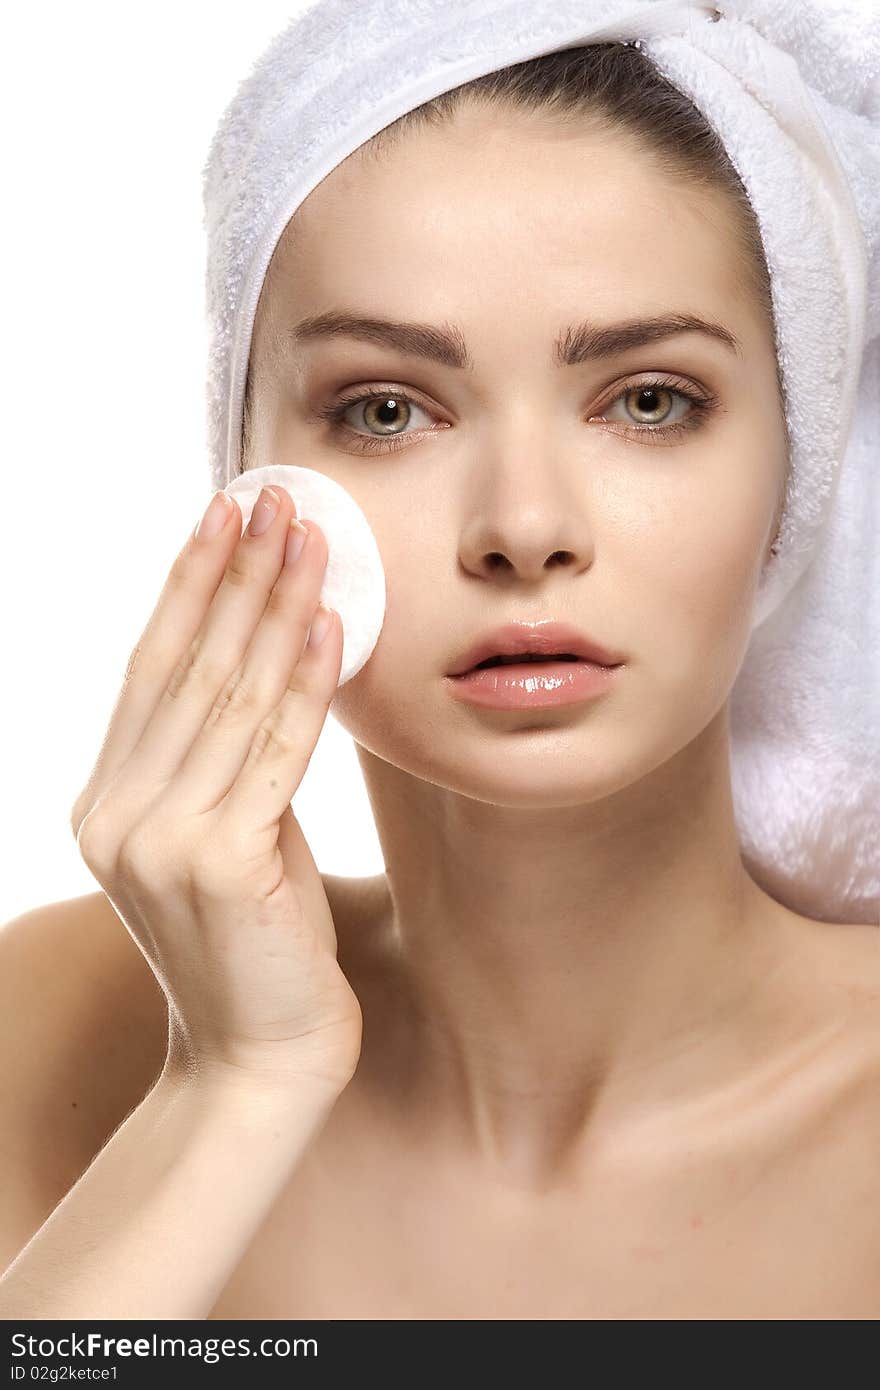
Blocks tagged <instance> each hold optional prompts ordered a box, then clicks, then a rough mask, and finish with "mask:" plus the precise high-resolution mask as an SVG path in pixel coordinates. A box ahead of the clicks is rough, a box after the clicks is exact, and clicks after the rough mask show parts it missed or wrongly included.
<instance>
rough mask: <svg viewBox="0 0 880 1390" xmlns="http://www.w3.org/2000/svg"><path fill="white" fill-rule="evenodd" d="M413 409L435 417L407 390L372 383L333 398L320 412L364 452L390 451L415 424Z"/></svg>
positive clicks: (428, 418)
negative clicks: (361, 427) (359, 427)
mask: <svg viewBox="0 0 880 1390" xmlns="http://www.w3.org/2000/svg"><path fill="white" fill-rule="evenodd" d="M349 411H351V414H352V416H353V422H352V423H349V422H348V421H347V420H346V418H345V417H346V416H347V415H348V413H349ZM413 412H421V414H422V415H424V416H425V417H426V418H427V420H428V421H429V422H430V421H431V419H432V416H431V415H430V413H429V412H428V410H427V409H426V408H425V407H424V406H421V405H419V403H418V401H416V400H414V399H413V397H412V396H410V395H409V394H408V393H407V392H406V391H398V390H396V389H395V388H394V387H388V388H387V389H386V388H384V387H379V388H377V387H375V386H373V387H370V388H369V389H365V390H363V391H353V392H351V393H350V394H349V395H347V396H342V397H340V398H339V400H336V401H332V402H331V403H330V404H329V405H327V406H323V407H321V409H320V410H319V411H318V414H319V416H320V417H321V418H322V419H324V420H328V421H329V422H330V424H331V425H332V426H333V427H334V429H339V430H342V431H343V432H345V433H346V434H347V436H348V439H349V442H351V443H352V444H353V446H354V447H355V449H359V450H362V451H363V452H365V453H367V452H369V451H370V450H371V449H372V450H375V449H381V450H382V451H383V452H385V453H387V452H388V451H389V450H390V449H393V448H395V447H396V444H397V440H398V439H399V438H402V437H405V436H404V431H406V427H407V425H409V424H411V423H413ZM356 424H357V425H359V426H363V427H364V428H365V429H366V431H367V433H366V434H362V433H360V430H359V429H357V428H355V425H356ZM415 424H416V426H417V427H418V428H421V429H423V428H425V427H424V426H423V425H419V422H418V420H416V421H415ZM441 428H446V426H441ZM409 433H412V431H409Z"/></svg>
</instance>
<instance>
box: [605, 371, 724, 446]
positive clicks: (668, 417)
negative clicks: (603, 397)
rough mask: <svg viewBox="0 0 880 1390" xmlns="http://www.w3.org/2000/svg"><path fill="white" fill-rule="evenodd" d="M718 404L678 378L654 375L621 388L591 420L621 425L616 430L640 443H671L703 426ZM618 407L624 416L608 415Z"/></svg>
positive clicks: (715, 400) (711, 397) (707, 395)
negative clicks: (646, 379) (662, 377)
mask: <svg viewBox="0 0 880 1390" xmlns="http://www.w3.org/2000/svg"><path fill="white" fill-rule="evenodd" d="M677 403H678V406H679V407H680V409H678V410H677ZM718 404H719V402H718V398H717V397H716V396H713V395H712V394H711V393H709V392H698V391H697V390H696V389H695V388H694V387H692V386H686V385H683V384H682V383H681V382H679V381H678V379H677V378H676V379H674V380H666V379H663V380H661V379H659V378H652V379H651V380H650V381H640V382H639V383H638V384H637V385H630V386H627V387H625V388H624V390H623V391H618V393H617V395H616V396H613V397H612V399H611V401H610V402H609V405H608V407H606V408H605V409H604V410H603V411H602V413H601V415H592V416H590V420H591V421H596V422H598V423H603V422H606V421H607V422H608V423H609V424H611V425H622V426H623V428H622V429H619V430H615V431H614V432H615V433H620V434H622V435H624V436H629V437H630V438H635V439H636V440H638V442H639V443H648V444H669V443H673V442H674V441H675V440H676V439H679V438H681V436H682V435H684V434H685V433H686V432H687V431H688V430H693V429H697V428H698V427H699V426H700V425H702V424H703V423H704V422H705V421H706V420H707V419H708V417H709V416H710V415H711V413H712V412H713V410H715V409H716V407H717V406H718ZM615 406H620V408H621V409H622V410H623V415H622V417H621V416H616V417H615V416H610V415H609V413H608V412H609V410H610V408H612V407H615Z"/></svg>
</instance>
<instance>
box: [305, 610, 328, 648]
mask: <svg viewBox="0 0 880 1390" xmlns="http://www.w3.org/2000/svg"><path fill="white" fill-rule="evenodd" d="M332 621H333V614H332V613H331V611H330V609H329V608H325V607H324V605H323V603H319V604H318V607H317V608H316V610H315V616H314V618H312V626H311V629H310V630H309V641H308V645H309V646H310V647H320V645H321V643H322V642H323V640H324V638H325V637H326V636H327V633H328V632H329V631H330V624H331V622H332Z"/></svg>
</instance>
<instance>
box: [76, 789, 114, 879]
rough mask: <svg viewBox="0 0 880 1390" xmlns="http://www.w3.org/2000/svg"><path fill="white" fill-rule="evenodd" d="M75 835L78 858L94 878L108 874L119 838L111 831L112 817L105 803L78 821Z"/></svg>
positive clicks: (112, 864)
mask: <svg viewBox="0 0 880 1390" xmlns="http://www.w3.org/2000/svg"><path fill="white" fill-rule="evenodd" d="M75 834H76V847H77V849H78V850H79V853H80V856H81V858H82V859H83V861H84V862H85V863H86V864H87V865H88V867H89V868H90V869H91V870H92V872H93V873H94V875H95V877H96V878H100V876H101V875H102V874H107V873H109V872H110V871H111V870H112V868H113V866H114V864H115V863H116V859H117V855H118V852H119V843H118V841H119V836H118V832H114V830H113V816H112V813H111V811H110V810H109V809H108V807H107V805H106V803H104V802H102V803H101V805H100V806H95V807H93V808H92V810H91V811H88V812H87V813H86V815H85V816H83V817H82V818H81V819H80V821H79V825H78V827H77V829H76V831H75Z"/></svg>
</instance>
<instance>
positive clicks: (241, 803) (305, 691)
mask: <svg viewBox="0 0 880 1390" xmlns="http://www.w3.org/2000/svg"><path fill="white" fill-rule="evenodd" d="M327 611H328V612H329V614H330V624H329V627H328V629H327V633H326V636H325V637H324V638H323V640H322V641H321V643H320V645H319V646H316V647H315V646H311V645H310V644H309V643H306V646H305V647H304V649H303V652H302V655H301V657H300V658H299V660H298V661H297V662H295V663H294V666H293V668H292V670H291V673H290V676H289V679H288V681H287V688H286V690H285V692H284V694H283V696H282V698H281V700H280V701H279V702H278V704H276V706H275V708H274V709H273V710H272V711H271V713H270V714H269V715H268V716H267V717H266V718H265V719H264V720H263V722H262V723H261V725H260V726H259V728H258V730H257V733H256V736H255V737H254V738H253V739H252V740H251V744H250V747H249V749H248V752H247V756H246V759H245V762H244V765H243V767H242V768H241V770H240V771H239V774H238V776H237V777H236V779H235V781H234V782H233V784H232V787H231V788H230V790H229V792H228V794H227V796H226V799H225V802H224V804H223V806H222V808H221V809H222V813H223V816H224V818H225V819H227V820H228V821H229V823H230V824H233V825H235V826H243V827H245V828H246V830H247V833H248V836H249V837H250V838H249V851H250V852H252V853H254V854H257V855H258V854H259V853H260V852H261V850H262V851H264V852H265V853H266V854H268V853H269V851H270V850H271V849H272V848H273V847H274V846H275V844H276V843H277V840H278V822H279V819H280V817H281V816H282V814H283V813H284V811H285V810H286V809H288V808H289V806H290V802H291V800H292V799H293V796H294V794H295V792H296V790H297V788H298V787H299V785H300V783H301V781H302V779H303V777H304V776H305V772H306V768H307V767H308V765H309V760H310V759H311V756H312V754H313V752H314V751H315V745H316V743H317V742H318V739H319V737H320V734H321V730H322V728H323V727H324V723H325V721H326V718H327V711H328V710H329V708H330V705H331V703H332V701H333V697H334V695H335V694H336V688H337V682H338V680H339V670H340V667H341V665H342V622H341V619H340V617H339V614H338V613H336V612H335V611H334V610H333V609H332V608H331V609H329V610H327ZM261 835H265V837H266V844H265V845H264V846H261V845H260V843H259V837H260V836H261Z"/></svg>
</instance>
